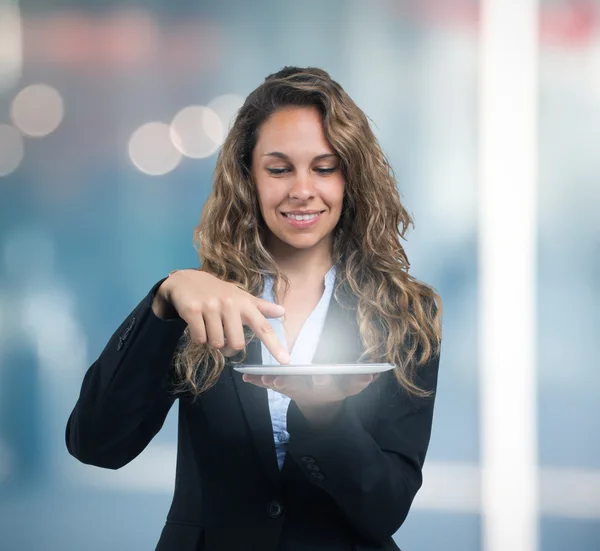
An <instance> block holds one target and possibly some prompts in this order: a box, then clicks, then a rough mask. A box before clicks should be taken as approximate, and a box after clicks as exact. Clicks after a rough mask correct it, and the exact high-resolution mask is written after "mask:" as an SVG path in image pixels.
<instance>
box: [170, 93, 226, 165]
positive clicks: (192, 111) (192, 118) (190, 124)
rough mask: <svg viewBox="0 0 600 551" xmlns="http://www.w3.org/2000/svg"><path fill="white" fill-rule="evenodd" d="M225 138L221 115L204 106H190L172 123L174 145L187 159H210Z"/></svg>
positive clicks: (178, 114) (176, 116)
mask: <svg viewBox="0 0 600 551" xmlns="http://www.w3.org/2000/svg"><path fill="white" fill-rule="evenodd" d="M224 137H225V132H224V125H223V122H222V121H221V118H220V117H219V115H218V114H217V113H216V112H215V111H213V110H212V109H210V108H209V107H205V106H204V105H190V106H188V107H184V108H183V109H182V110H181V111H179V112H178V113H177V114H176V115H175V117H173V121H172V122H171V140H172V142H173V145H174V146H175V147H176V148H177V149H178V150H179V151H181V153H183V154H184V155H186V156H187V157H192V158H193V159H203V158H206V157H210V156H211V155H212V154H213V153H214V152H215V151H217V149H219V147H220V145H221V144H222V143H223V139H224Z"/></svg>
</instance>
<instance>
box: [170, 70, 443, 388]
mask: <svg viewBox="0 0 600 551" xmlns="http://www.w3.org/2000/svg"><path fill="white" fill-rule="evenodd" d="M292 106H299V107H314V108H316V109H318V111H319V112H320V114H321V116H322V121H323V128H324V131H325V136H326V138H327V140H328V141H329V143H330V144H331V146H332V148H333V149H334V150H335V152H336V153H337V154H338V155H339V157H340V159H341V168H342V173H343V176H344V182H345V191H344V201H343V207H342V214H341V217H340V220H339V222H338V224H337V226H336V228H335V230H334V236H333V237H334V238H333V251H332V258H333V262H334V264H335V266H336V269H337V276H336V285H335V298H336V299H337V300H338V301H340V302H342V301H343V300H344V297H345V298H346V299H347V298H348V297H352V299H353V303H352V304H351V306H353V307H354V308H355V309H356V318H357V323H358V327H359V330H360V335H361V339H362V344H363V346H364V349H365V352H364V355H363V356H362V358H368V360H369V361H374V362H380V361H385V362H390V363H393V364H395V365H396V368H395V370H394V373H395V376H396V379H397V380H398V382H399V383H400V385H401V386H402V387H403V388H404V389H406V390H407V391H408V392H409V393H411V394H413V395H417V396H424V395H427V392H425V391H424V390H422V389H421V388H419V386H418V385H417V384H416V376H417V371H418V368H419V367H420V366H423V365H424V364H426V363H427V362H428V361H429V360H430V359H431V358H432V357H433V356H434V355H436V354H439V348H440V344H441V313H442V309H441V299H440V297H439V295H438V294H437V293H436V292H435V290H434V289H433V288H432V287H430V286H428V285H426V284H424V283H422V282H420V281H418V280H416V279H415V278H413V277H412V276H411V275H409V273H408V271H409V267H410V264H409V262H408V259H407V257H406V253H405V251H404V248H403V247H402V244H401V240H403V239H405V233H406V231H407V229H408V227H409V225H413V221H412V219H411V217H410V215H409V214H408V212H407V211H406V209H405V208H404V206H403V205H402V203H401V200H400V195H399V193H398V190H397V186H396V180H395V177H394V174H393V171H392V169H391V167H390V165H389V163H388V161H387V159H386V157H385V155H384V154H383V152H382V150H381V148H380V146H379V144H378V142H377V139H376V138H375V135H374V134H373V132H372V130H371V127H370V125H369V121H368V119H367V117H366V116H365V114H364V113H363V111H362V110H361V109H360V108H359V107H358V106H357V105H356V104H355V103H354V102H353V101H352V99H351V98H350V97H349V96H348V95H347V94H346V92H344V90H343V89H342V87H341V86H340V85H339V84H338V83H337V82H335V81H334V80H332V79H331V77H330V76H329V74H328V73H327V72H326V71H324V70H321V69H316V68H312V67H309V68H297V67H286V68H284V69H282V70H281V71H279V72H277V73H274V74H272V75H269V76H268V77H267V78H266V79H265V81H264V82H263V83H262V84H261V85H260V86H259V87H258V88H257V89H256V90H254V91H253V92H252V93H251V94H250V95H249V96H248V97H247V99H246V101H245V103H244V105H243V106H242V107H241V109H240V110H239V112H238V114H237V117H236V119H235V122H234V124H233V126H232V128H231V130H230V131H229V134H228V136H227V138H226V139H225V142H224V144H223V147H222V148H221V150H220V152H219V155H218V158H217V164H216V169H215V172H214V183H213V188H212V191H211V193H210V195H209V197H208V199H207V201H206V204H205V206H204V209H203V211H202V215H201V218H200V223H199V225H198V226H197V227H196V228H195V231H194V242H195V244H196V246H197V248H198V256H199V259H200V265H201V267H200V268H199V269H200V270H202V271H206V272H209V273H211V274H212V275H214V276H216V277H218V278H219V279H222V280H224V281H229V282H231V283H234V284H236V285H238V286H239V287H241V288H242V289H244V290H246V291H248V292H249V293H251V294H252V295H254V296H261V294H262V292H263V289H264V282H265V278H266V277H268V276H270V277H272V278H273V279H274V288H278V287H277V286H278V283H279V282H280V281H281V282H282V283H283V284H284V285H287V284H288V282H287V280H286V278H285V276H284V275H283V274H282V273H281V272H280V270H279V269H278V267H277V264H276V263H275V261H274V259H273V257H272V256H271V255H270V254H269V251H268V250H267V249H266V248H265V244H264V243H265V240H264V238H265V230H266V226H265V222H264V220H263V218H262V215H261V213H260V208H259V204H258V197H257V193H256V189H255V184H254V182H253V180H252V176H251V162H252V151H253V149H254V146H255V145H256V142H257V139H258V132H259V131H260V127H261V125H262V124H263V123H264V122H265V121H266V120H267V119H268V118H269V117H270V116H271V115H272V114H273V113H274V112H276V111H277V110H279V109H282V108H285V107H292ZM247 336H248V337H249V338H253V335H252V334H251V333H250V332H248V331H247ZM242 356H243V354H242ZM362 358H361V359H362ZM174 367H175V375H176V391H177V392H190V393H191V394H193V395H199V394H201V393H202V392H204V391H206V390H208V389H209V388H210V387H212V386H213V385H214V384H215V383H216V381H217V380H218V379H219V377H220V375H221V372H222V371H223V369H224V367H225V358H224V356H223V354H222V353H221V352H220V350H217V349H214V348H210V347H209V346H208V345H206V344H204V345H202V344H198V343H195V342H193V341H192V340H191V339H190V334H189V329H186V331H185V334H184V338H183V339H182V342H181V345H180V347H179V349H178V352H177V353H176V355H175V358H174Z"/></svg>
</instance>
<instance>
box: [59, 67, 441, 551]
mask: <svg viewBox="0 0 600 551" xmlns="http://www.w3.org/2000/svg"><path fill="white" fill-rule="evenodd" d="M410 222H411V220H410V217H409V216H408V214H407V212H406V211H405V209H404V208H403V206H402V205H401V203H400V199H399V196H398V192H397V190H396V182H395V181H394V178H393V176H392V173H391V169H390V167H389V165H388V163H387V161H386V159H385V157H384V155H383V153H382V151H381V149H380V147H379V146H378V144H377V141H376V139H375V137H374V135H373V133H372V132H371V130H370V128H369V124H368V121H367V118H366V117H365V115H364V114H363V112H362V111H361V110H360V109H359V108H358V107H357V106H356V105H355V104H354V103H353V101H352V100H351V99H350V98H349V97H348V95H347V94H346V93H345V92H344V91H343V90H342V88H341V87H340V86H339V85H338V84H337V83H336V82H334V81H333V80H331V78H330V77H329V75H328V74H327V73H326V72H325V71H322V70H319V69H313V68H308V69H299V68H295V67H288V68H285V69H283V70H281V71H280V72H278V73H276V74H273V75H270V76H269V77H267V79H266V80H265V82H264V83H263V84H262V85H261V86H259V87H258V88H257V89H256V90H255V91H254V92H252V93H251V94H250V96H249V97H248V98H247V99H246V102H245V104H244V106H243V107H242V108H241V109H240V111H239V113H238V116H237V118H236V121H235V123H234V125H233V127H232V129H231V131H230V133H229V135H228V137H227V139H226V140H225V143H224V145H223V148H222V150H221V152H220V154H219V157H218V160H217V166H216V171H215V177H214V186H213V190H212V194H211V195H210V197H209V199H208V201H207V203H206V205H205V207H204V210H203V214H202V217H201V220H200V225H199V227H198V228H197V232H196V238H197V242H198V245H199V256H200V262H201V268H200V269H199V270H180V271H175V272H172V273H171V274H170V275H169V277H167V278H166V279H164V280H161V281H159V282H158V283H157V284H156V285H155V286H154V287H153V289H152V290H151V291H150V293H149V294H148V295H147V296H146V298H145V299H144V300H142V302H141V303H140V304H139V305H138V306H137V307H136V308H135V309H134V310H133V312H132V313H131V314H130V315H129V316H128V318H127V319H126V320H125V321H124V322H123V324H122V325H121V327H120V328H119V329H118V330H117V332H116V333H115V334H114V336H113V337H112V338H111V339H110V341H109V343H108V345H107V346H106V348H105V349H104V351H103V352H102V354H101V355H100V357H99V358H98V360H97V361H96V362H95V363H94V364H93V365H92V366H91V367H90V369H89V370H88V372H87V374H86V376H85V379H84V381H83V386H82V389H81V395H80V397H79V400H78V402H77V404H76V406H75V409H74V410H73V413H72V414H71V417H70V419H69V422H68V425H67V433H66V441H67V447H68V449H69V451H70V452H71V453H72V454H73V455H74V456H75V457H77V458H78V459H79V460H81V461H83V462H84V463H90V464H93V465H98V466H101V467H107V468H112V469H117V468H119V467H121V466H123V465H125V464H126V463H128V462H129V461H131V460H132V459H133V458H135V457H136V456H137V455H138V454H139V453H141V452H142V450H143V449H144V448H145V447H146V446H147V444H148V443H149V442H150V440H152V438H153V436H154V435H155V434H156V433H157V432H158V431H159V430H160V428H161V426H162V424H163V422H164V419H165V417H166V415H167V412H168V411H169V409H170V407H171V406H172V404H173V402H174V401H175V399H178V400H179V433H178V456H177V474H176V483H175V494H174V498H173V503H172V506H171V509H170V511H169V514H168V517H167V522H166V525H165V527H164V529H163V532H162V535H161V538H160V541H159V543H158V547H157V549H158V550H160V551H165V550H169V551H171V550H177V551H192V550H194V551H196V550H200V549H203V550H207V551H235V550H238V549H239V550H252V549H256V550H260V551H269V550H273V551H275V550H287V551H301V550H311V551H313V550H342V549H347V550H351V549H355V550H359V549H360V550H363V551H364V550H375V549H378V550H388V549H398V547H397V546H396V544H395V543H394V541H393V539H392V535H393V534H394V533H395V532H396V531H397V530H398V528H399V527H400V525H401V524H402V522H403V521H404V519H405V517H406V515H407V513H408V510H409V508H410V505H411V502H412V500H413V498H414V496H415V494H416V492H417V490H418V489H419V487H420V485H421V468H422V465H423V461H424V458H425V453H426V450H427V446H428V442H429V436H430V430H431V422H432V414H433V398H434V391H435V388H436V380H437V370H438V362H439V348H440V333H441V329H440V309H439V304H438V303H439V297H438V296H437V295H436V293H435V292H434V291H433V290H432V289H431V288H430V287H428V286H427V285H424V284H422V283H420V282H418V281H416V280H415V279H414V278H412V277H411V276H410V275H409V274H408V267H409V264H408V260H407V258H406V255H405V253H404V250H403V248H402V245H401V244H400V238H401V237H403V236H404V233H405V231H406V229H407V226H408V224H409V223H410ZM244 327H246V329H244ZM242 359H243V360H245V362H246V363H250V364H265V365H278V364H286V363H290V362H291V363H295V364H297V363H322V364H327V363H354V362H357V361H361V362H390V363H394V364H395V366H396V367H395V369H393V370H391V371H388V372H385V373H384V374H382V375H381V376H379V377H375V376H372V375H360V376H359V375H341V376H336V377H332V376H320V377H312V378H311V377H308V376H278V377H275V376H268V377H267V376H265V377H259V376H248V375H244V376H242V375H240V373H239V372H237V371H235V370H233V369H232V363H234V362H237V361H238V360H242ZM117 547H118V546H117Z"/></svg>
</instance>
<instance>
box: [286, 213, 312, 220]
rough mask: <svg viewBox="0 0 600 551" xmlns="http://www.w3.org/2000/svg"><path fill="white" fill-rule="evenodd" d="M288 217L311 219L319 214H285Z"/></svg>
mask: <svg viewBox="0 0 600 551" xmlns="http://www.w3.org/2000/svg"><path fill="white" fill-rule="evenodd" d="M286 216H287V217H288V218H293V219H294V220H312V219H313V218H316V217H317V216H319V214H318V213H317V214H286Z"/></svg>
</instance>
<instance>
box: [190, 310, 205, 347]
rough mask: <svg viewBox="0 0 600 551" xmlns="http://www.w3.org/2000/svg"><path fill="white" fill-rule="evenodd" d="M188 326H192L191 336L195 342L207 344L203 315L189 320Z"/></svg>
mask: <svg viewBox="0 0 600 551" xmlns="http://www.w3.org/2000/svg"><path fill="white" fill-rule="evenodd" d="M188 327H189V328H190V337H191V339H192V341H193V342H195V343H198V344H206V339H207V337H206V327H205V326H204V319H203V318H202V316H201V315H200V316H194V317H193V318H192V319H191V320H190V321H188Z"/></svg>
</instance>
